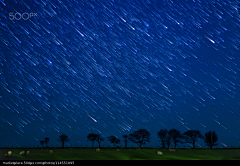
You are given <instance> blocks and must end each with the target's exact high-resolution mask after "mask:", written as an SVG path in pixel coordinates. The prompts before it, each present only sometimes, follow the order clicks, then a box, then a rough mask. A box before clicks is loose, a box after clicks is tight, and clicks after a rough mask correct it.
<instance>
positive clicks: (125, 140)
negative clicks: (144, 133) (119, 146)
mask: <svg viewBox="0 0 240 166" xmlns="http://www.w3.org/2000/svg"><path fill="white" fill-rule="evenodd" d="M122 137H123V138H124V143H125V148H127V143H128V135H122Z"/></svg>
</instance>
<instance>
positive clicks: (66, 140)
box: [58, 134, 69, 148]
mask: <svg viewBox="0 0 240 166" xmlns="http://www.w3.org/2000/svg"><path fill="white" fill-rule="evenodd" d="M58 141H59V142H61V143H62V148H64V143H66V142H68V141H69V139H68V136H67V135H66V134H62V135H60V136H59V138H58Z"/></svg>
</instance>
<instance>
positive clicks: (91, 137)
mask: <svg viewBox="0 0 240 166" xmlns="http://www.w3.org/2000/svg"><path fill="white" fill-rule="evenodd" d="M87 141H92V148H93V144H94V141H97V134H94V133H91V134H88V136H87Z"/></svg>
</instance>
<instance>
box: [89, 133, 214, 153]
mask: <svg viewBox="0 0 240 166" xmlns="http://www.w3.org/2000/svg"><path fill="white" fill-rule="evenodd" d="M157 136H158V140H159V141H160V143H161V145H162V148H166V146H167V148H169V146H170V145H171V143H173V144H174V148H176V147H177V145H178V144H179V143H182V144H183V143H190V144H192V146H193V148H195V144H196V142H197V140H198V139H203V138H204V142H205V143H206V146H208V147H210V148H211V149H212V147H213V146H215V145H217V144H216V142H217V140H218V137H217V134H216V132H215V131H208V132H206V133H205V137H203V136H202V134H201V133H200V131H199V130H188V131H186V132H184V133H183V134H181V133H180V131H178V130H176V129H171V130H169V131H167V130H166V129H161V130H160V131H159V132H158V133H157ZM122 137H123V138H124V140H123V141H124V143H125V148H127V144H128V142H129V141H130V142H133V143H136V144H137V145H138V146H139V148H141V147H142V145H144V144H146V143H148V142H150V139H151V135H150V133H149V132H148V131H147V130H145V129H139V130H137V131H134V132H133V133H131V134H129V135H122ZM107 138H108V140H109V141H110V142H111V143H112V144H113V145H114V146H115V147H119V146H117V145H116V144H119V143H120V139H118V138H117V137H115V136H110V137H107ZM87 140H88V141H92V147H93V144H94V141H97V142H98V143H99V147H100V143H101V142H102V141H104V138H102V137H101V136H100V134H94V133H91V134H88V136H87Z"/></svg>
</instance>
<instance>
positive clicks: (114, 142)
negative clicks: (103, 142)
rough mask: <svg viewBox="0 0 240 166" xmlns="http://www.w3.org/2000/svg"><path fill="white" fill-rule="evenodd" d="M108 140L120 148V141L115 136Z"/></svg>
mask: <svg viewBox="0 0 240 166" xmlns="http://www.w3.org/2000/svg"><path fill="white" fill-rule="evenodd" d="M107 138H108V140H109V141H110V142H111V143H112V144H113V145H114V146H115V147H117V148H119V146H117V145H116V144H119V143H120V139H118V138H117V137H115V136H110V137H107Z"/></svg>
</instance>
